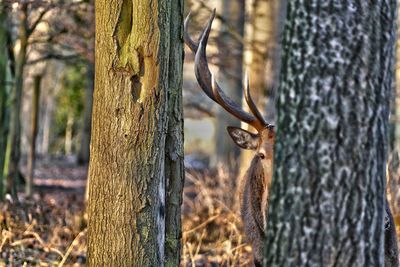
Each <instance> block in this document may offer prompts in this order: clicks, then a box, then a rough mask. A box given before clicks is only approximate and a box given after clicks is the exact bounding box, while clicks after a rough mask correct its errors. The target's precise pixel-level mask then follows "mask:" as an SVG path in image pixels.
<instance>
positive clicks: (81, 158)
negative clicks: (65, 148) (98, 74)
mask: <svg viewBox="0 0 400 267" xmlns="http://www.w3.org/2000/svg"><path fill="white" fill-rule="evenodd" d="M86 77H87V80H88V84H87V86H86V87H85V103H84V109H83V127H82V139H81V146H80V148H79V152H78V163H79V164H87V163H88V162H89V156H90V132H91V131H90V130H91V127H92V106H93V87H94V64H93V63H92V62H88V63H87V74H86Z"/></svg>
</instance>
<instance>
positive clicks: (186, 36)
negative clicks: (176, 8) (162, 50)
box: [183, 8, 216, 54]
mask: <svg viewBox="0 0 400 267" xmlns="http://www.w3.org/2000/svg"><path fill="white" fill-rule="evenodd" d="M215 14H216V9H215V8H214V9H213V11H212V13H211V18H210V19H209V20H208V22H207V26H206V27H205V28H204V29H203V31H202V32H201V34H200V36H199V40H200V39H201V37H202V36H203V35H204V32H205V31H206V30H207V29H208V25H209V24H210V25H211V24H212V22H213V20H214V18H215ZM191 15H192V12H191V11H190V12H189V14H188V15H187V16H186V18H185V21H184V24H183V28H184V30H183V39H184V41H185V44H186V45H187V46H188V47H189V48H190V50H192V52H193V53H195V54H196V52H197V50H198V48H199V42H200V41H197V42H195V41H193V39H192V38H191V37H190V35H189V32H188V31H187V29H188V28H189V20H190V17H191ZM210 29H211V26H210Z"/></svg>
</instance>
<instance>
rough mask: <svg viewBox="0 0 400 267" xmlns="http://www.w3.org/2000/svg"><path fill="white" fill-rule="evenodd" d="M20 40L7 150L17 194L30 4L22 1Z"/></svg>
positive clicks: (9, 173)
mask: <svg viewBox="0 0 400 267" xmlns="http://www.w3.org/2000/svg"><path fill="white" fill-rule="evenodd" d="M19 6H20V10H19V23H20V25H19V27H18V40H19V43H20V46H19V51H18V55H17V56H16V59H15V78H14V88H13V90H12V94H11V113H10V131H9V133H8V138H7V150H6V164H7V165H8V166H6V170H5V171H6V174H7V186H6V191H7V192H8V193H12V194H13V195H15V194H16V186H17V184H16V183H17V182H18V176H19V175H20V172H19V160H20V142H21V119H20V113H21V101H22V92H23V86H24V67H25V63H26V53H27V46H28V14H27V12H28V11H27V8H28V7H27V6H28V4H27V3H25V2H23V3H20V5H19Z"/></svg>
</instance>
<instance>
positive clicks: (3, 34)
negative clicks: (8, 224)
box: [0, 6, 8, 200]
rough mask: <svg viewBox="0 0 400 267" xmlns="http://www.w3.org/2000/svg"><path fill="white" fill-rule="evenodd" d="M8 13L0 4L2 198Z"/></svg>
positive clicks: (0, 173) (6, 124) (2, 184)
mask: <svg viewBox="0 0 400 267" xmlns="http://www.w3.org/2000/svg"><path fill="white" fill-rule="evenodd" d="M6 29H7V15H6V7H5V6H0V200H1V199H3V192H4V188H3V187H4V179H3V170H4V160H5V153H4V151H5V149H6V143H7V132H8V123H7V122H8V120H7V118H6V117H7V115H6V113H7V97H8V94H7V84H6V80H7V79H6V78H7V60H8V59H7V30H6Z"/></svg>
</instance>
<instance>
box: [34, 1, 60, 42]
mask: <svg viewBox="0 0 400 267" xmlns="http://www.w3.org/2000/svg"><path fill="white" fill-rule="evenodd" d="M52 8H54V5H53V4H49V5H48V6H47V7H45V8H44V9H43V10H42V12H40V13H39V15H38V17H37V18H36V20H35V21H34V22H33V23H32V25H31V27H29V29H28V38H29V37H30V36H31V35H32V33H33V32H34V31H35V30H36V28H37V26H38V25H39V23H40V22H41V21H42V19H43V17H44V16H45V15H46V14H47V13H48V12H49V11H50V10H51V9H52Z"/></svg>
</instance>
